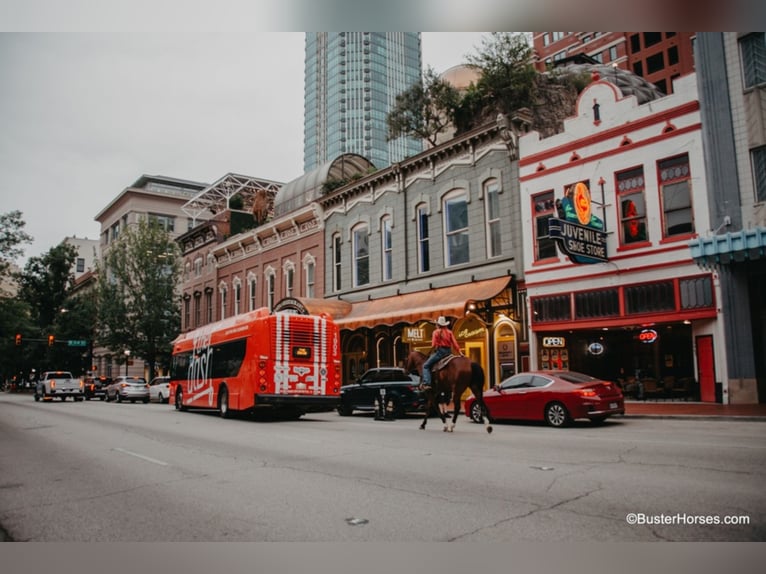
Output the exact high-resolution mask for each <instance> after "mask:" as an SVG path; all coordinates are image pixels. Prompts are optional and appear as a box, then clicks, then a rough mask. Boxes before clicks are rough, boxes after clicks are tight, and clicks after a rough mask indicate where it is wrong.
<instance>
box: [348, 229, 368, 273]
mask: <svg viewBox="0 0 766 574" xmlns="http://www.w3.org/2000/svg"><path fill="white" fill-rule="evenodd" d="M352 245H353V254H354V287H359V286H360V285H367V284H369V282H370V230H369V228H368V227H367V225H366V224H360V225H357V226H356V227H355V228H354V229H353V231H352Z"/></svg>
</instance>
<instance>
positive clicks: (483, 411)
mask: <svg viewBox="0 0 766 574" xmlns="http://www.w3.org/2000/svg"><path fill="white" fill-rule="evenodd" d="M475 396H476V402H478V403H479V407H480V408H479V412H480V413H481V424H483V425H484V429H485V430H486V431H487V434H492V424H491V421H490V420H489V413H487V406H486V405H485V404H484V398H483V397H482V396H481V395H475ZM484 419H486V420H487V422H486V423H485V422H484Z"/></svg>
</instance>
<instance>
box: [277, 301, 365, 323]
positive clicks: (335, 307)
mask: <svg viewBox="0 0 766 574" xmlns="http://www.w3.org/2000/svg"><path fill="white" fill-rule="evenodd" d="M351 308H352V306H351V303H349V302H348V301H339V300H338V299H311V298H309V297H286V298H285V299H282V300H281V301H279V302H277V304H276V305H274V311H297V312H298V313H304V314H309V315H319V314H320V313H327V314H328V315H330V316H331V317H332V318H333V319H335V320H336V321H337V320H338V318H340V317H345V316H346V315H348V314H349V313H350V312H351Z"/></svg>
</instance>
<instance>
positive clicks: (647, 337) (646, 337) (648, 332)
mask: <svg viewBox="0 0 766 574" xmlns="http://www.w3.org/2000/svg"><path fill="white" fill-rule="evenodd" d="M638 340H639V341H641V342H642V343H654V342H655V341H656V340H657V331H655V330H654V329H644V330H643V331H641V332H640V333H639V334H638Z"/></svg>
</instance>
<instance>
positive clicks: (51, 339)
mask: <svg viewBox="0 0 766 574" xmlns="http://www.w3.org/2000/svg"><path fill="white" fill-rule="evenodd" d="M55 341H56V337H54V336H53V335H48V346H49V347H52V346H53V343H54V342H55Z"/></svg>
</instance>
